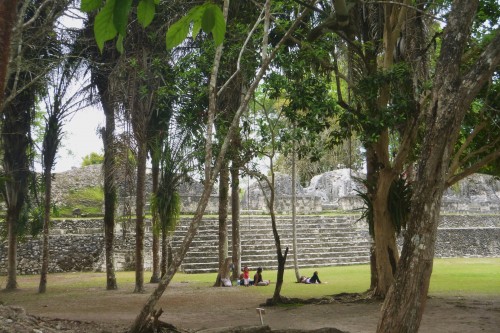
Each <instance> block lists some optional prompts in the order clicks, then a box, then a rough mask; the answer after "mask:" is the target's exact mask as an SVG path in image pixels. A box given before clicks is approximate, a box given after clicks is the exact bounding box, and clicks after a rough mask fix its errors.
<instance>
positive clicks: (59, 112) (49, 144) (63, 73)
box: [38, 61, 81, 293]
mask: <svg viewBox="0 0 500 333" xmlns="http://www.w3.org/2000/svg"><path fill="white" fill-rule="evenodd" d="M77 65H78V64H74V63H73V64H72V63H70V61H65V62H63V63H62V64H61V66H60V67H59V68H57V69H56V71H54V73H53V74H52V75H51V78H50V80H49V87H50V88H52V89H48V91H49V94H48V96H46V103H45V107H46V111H47V116H46V118H45V133H44V136H43V145H42V168H43V182H44V190H45V195H44V203H43V205H44V209H43V212H44V221H43V245H42V267H41V272H40V284H39V286H38V292H39V293H45V291H46V290H47V274H48V271H49V227H50V211H51V206H52V195H51V194H52V169H53V167H54V166H55V164H56V154H57V151H58V150H59V146H60V143H61V135H62V126H63V122H64V119H65V118H66V117H67V116H69V115H70V114H71V112H74V111H77V109H78V108H79V104H80V100H79V99H78V95H79V91H81V90H80V89H78V90H77V92H76V93H74V94H72V95H71V96H68V90H69V87H70V85H71V82H72V78H73V77H74V76H75V73H76V71H77Z"/></svg>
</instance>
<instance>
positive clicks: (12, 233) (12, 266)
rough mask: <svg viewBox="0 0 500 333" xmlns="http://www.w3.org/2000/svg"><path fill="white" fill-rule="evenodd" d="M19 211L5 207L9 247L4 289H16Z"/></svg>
mask: <svg viewBox="0 0 500 333" xmlns="http://www.w3.org/2000/svg"><path fill="white" fill-rule="evenodd" d="M18 216H19V212H15V211H14V210H13V209H12V208H7V217H6V218H7V229H8V230H7V232H8V235H7V237H8V241H9V247H8V252H7V284H6V286H5V290H15V289H17V226H16V221H17V220H18Z"/></svg>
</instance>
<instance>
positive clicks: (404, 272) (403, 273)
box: [377, 0, 500, 333]
mask: <svg viewBox="0 0 500 333" xmlns="http://www.w3.org/2000/svg"><path fill="white" fill-rule="evenodd" d="M477 6H478V1H467V0H459V1H454V2H453V6H452V9H451V12H450V13H449V15H448V19H447V25H446V27H445V29H444V31H443V39H442V40H443V42H442V46H441V51H440V52H441V53H440V55H439V58H438V61H437V64H436V70H435V76H434V84H433V88H432V91H431V96H430V100H429V103H428V104H426V105H425V111H426V122H425V130H424V131H425V132H424V133H425V135H424V143H423V145H422V156H421V159H420V162H419V165H418V168H417V173H416V177H415V182H414V184H415V185H414V189H413V199H412V205H411V212H410V219H409V224H408V230H407V233H406V234H405V239H404V246H403V251H402V254H401V260H400V263H399V267H398V273H397V274H396V277H395V282H394V285H393V286H392V287H391V289H390V290H389V293H388V295H387V297H386V299H385V302H384V304H383V306H382V316H381V318H380V321H379V324H378V328H377V332H408V333H409V332H417V331H418V329H419V326H420V322H421V319H422V315H423V311H424V308H425V304H426V299H427V292H428V289H429V281H430V277H431V273H432V265H433V257H434V248H435V241H436V233H437V226H438V219H439V211H440V205H441V198H442V194H443V191H444V188H445V182H446V179H447V174H448V172H449V170H448V168H449V165H450V161H451V157H452V153H453V147H454V145H455V143H456V140H457V137H458V133H459V129H460V124H461V122H462V120H463V118H464V115H465V113H466V112H467V110H468V109H469V107H470V105H471V103H472V101H473V99H474V98H475V97H476V96H477V94H478V93H479V91H480V89H481V88H482V87H483V85H484V83H485V82H486V81H487V80H488V79H489V78H491V75H492V74H493V72H494V70H495V69H496V68H497V66H498V65H499V64H500V34H499V33H498V30H497V33H496V36H495V37H494V38H493V39H492V40H491V42H490V44H489V45H488V46H487V47H486V49H485V50H484V51H483V53H482V54H481V55H480V57H479V58H478V60H477V61H476V63H475V64H474V66H471V69H470V70H469V71H468V72H465V73H463V72H462V68H461V65H462V64H461V59H462V55H463V52H464V49H465V46H466V44H467V42H468V40H469V36H470V27H471V25H472V21H473V18H474V15H475V12H476V9H477Z"/></svg>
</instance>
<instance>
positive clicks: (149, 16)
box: [137, 0, 157, 28]
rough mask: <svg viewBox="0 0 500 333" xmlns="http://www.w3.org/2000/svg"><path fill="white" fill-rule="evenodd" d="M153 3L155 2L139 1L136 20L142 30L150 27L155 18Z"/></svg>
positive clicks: (152, 0) (149, 0)
mask: <svg viewBox="0 0 500 333" xmlns="http://www.w3.org/2000/svg"><path fill="white" fill-rule="evenodd" d="M155 1H157V0H141V1H140V2H139V5H138V6H137V19H138V20H139V23H140V24H141V25H142V26H143V27H144V28H145V27H147V26H148V25H150V24H151V22H152V21H153V18H154V17H155V9H156V7H155Z"/></svg>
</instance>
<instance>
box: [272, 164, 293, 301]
mask: <svg viewBox="0 0 500 333" xmlns="http://www.w3.org/2000/svg"><path fill="white" fill-rule="evenodd" d="M272 170H273V163H272V161H271V183H270V184H269V185H270V186H269V189H270V192H271V194H270V198H269V203H268V205H269V213H270V214H271V224H272V228H273V236H274V243H275V244H276V254H277V258H278V272H277V274H276V287H275V288H274V294H273V298H272V299H271V304H278V303H280V302H281V287H282V286H283V277H284V275H285V263H286V257H287V255H288V247H287V248H286V249H285V253H283V252H282V251H281V240H280V236H279V233H278V227H277V225H276V214H275V212H274V200H275V187H274V172H273V171H272ZM268 303H269V300H268Z"/></svg>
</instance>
